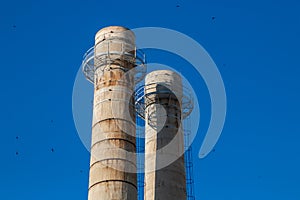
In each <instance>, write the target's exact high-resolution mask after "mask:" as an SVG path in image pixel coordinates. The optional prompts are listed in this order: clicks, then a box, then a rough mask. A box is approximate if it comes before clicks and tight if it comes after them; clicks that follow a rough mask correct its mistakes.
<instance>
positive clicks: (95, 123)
mask: <svg viewBox="0 0 300 200" xmlns="http://www.w3.org/2000/svg"><path fill="white" fill-rule="evenodd" d="M109 120H111V121H113V120H115V121H123V122H127V123H129V124H130V125H133V126H134V127H135V123H134V122H133V121H131V120H127V119H124V118H115V117H108V118H105V119H102V120H98V121H96V122H94V124H93V126H92V129H93V128H94V127H95V126H96V125H97V124H100V123H102V122H106V121H109ZM117 123H119V122H117Z"/></svg>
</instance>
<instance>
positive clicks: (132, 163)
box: [90, 158, 137, 167]
mask: <svg viewBox="0 0 300 200" xmlns="http://www.w3.org/2000/svg"><path fill="white" fill-rule="evenodd" d="M112 160H121V161H124V162H127V163H129V164H130V165H132V167H137V165H136V162H132V161H130V160H128V159H126V158H106V159H101V160H96V161H94V162H93V163H92V162H91V165H90V167H93V166H94V165H97V164H99V163H102V162H104V161H112ZM102 165H106V164H102Z"/></svg>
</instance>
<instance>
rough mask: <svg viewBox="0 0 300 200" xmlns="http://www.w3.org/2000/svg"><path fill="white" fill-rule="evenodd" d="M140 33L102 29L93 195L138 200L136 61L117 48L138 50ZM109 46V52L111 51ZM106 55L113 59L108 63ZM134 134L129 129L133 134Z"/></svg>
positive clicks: (96, 85) (102, 199)
mask: <svg viewBox="0 0 300 200" xmlns="http://www.w3.org/2000/svg"><path fill="white" fill-rule="evenodd" d="M134 47H135V36H134V34H133V32H131V31H129V30H128V29H126V28H124V27H119V26H111V27H106V28H104V29H101V30H100V31H99V32H98V33H97V34H96V37H95V59H94V63H95V67H96V71H95V78H94V108H93V124H92V144H91V161H90V176H89V192H88V199H89V200H135V199H137V183H136V174H135V173H130V172H135V171H136V158H135V157H134V156H132V155H128V153H126V152H135V151H136V146H135V117H134V115H135V114H134V113H135V111H134V106H132V104H130V103H132V102H131V101H133V97H132V94H133V90H134V77H133V76H132V75H129V76H127V77H126V78H124V76H123V75H124V73H125V72H126V71H127V70H128V69H132V68H133V67H134V65H133V64H132V63H131V62H128V61H126V60H124V58H123V56H120V55H118V54H116V53H115V52H121V51H123V52H127V54H129V55H130V54H133V55H134V53H135V52H134V49H135V48H134ZM108 51H109V55H105V54H107V52H108ZM104 60H113V61H112V62H104ZM128 133H129V134H128Z"/></svg>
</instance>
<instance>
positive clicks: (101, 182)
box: [88, 180, 137, 190]
mask: <svg viewBox="0 0 300 200" xmlns="http://www.w3.org/2000/svg"><path fill="white" fill-rule="evenodd" d="M107 182H122V183H126V184H129V185H131V186H133V187H134V188H135V189H137V186H136V185H135V184H133V183H131V182H128V181H124V180H105V181H100V182H97V183H94V184H93V185H91V186H90V187H89V189H88V190H91V189H92V188H93V187H94V186H96V185H99V184H103V183H107Z"/></svg>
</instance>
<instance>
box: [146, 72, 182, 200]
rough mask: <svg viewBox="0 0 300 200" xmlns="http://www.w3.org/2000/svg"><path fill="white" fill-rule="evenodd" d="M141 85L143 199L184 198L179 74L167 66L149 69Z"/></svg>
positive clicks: (174, 199)
mask: <svg viewBox="0 0 300 200" xmlns="http://www.w3.org/2000/svg"><path fill="white" fill-rule="evenodd" d="M159 83H161V84H159ZM164 84H166V85H165V86H163V85H164ZM145 85H146V86H145V96H147V97H148V98H147V101H146V104H147V107H146V114H145V116H146V127H145V135H146V136H145V137H146V139H145V143H146V145H145V154H146V158H145V191H144V196H145V200H186V183H185V179H186V178H185V166H184V156H183V152H184V143H183V129H182V126H181V108H180V106H181V98H182V83H181V77H180V76H179V75H178V74H176V73H175V72H172V71H169V70H158V71H153V72H151V73H149V74H148V75H147V76H146V80H145ZM166 86H168V87H166ZM167 145H168V147H167V148H165V147H166V146H167ZM172 160H173V161H174V162H172V163H170V165H168V166H166V167H164V168H161V166H163V165H166V164H167V163H169V162H171V161H172ZM157 168H158V170H156V169H157Z"/></svg>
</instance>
